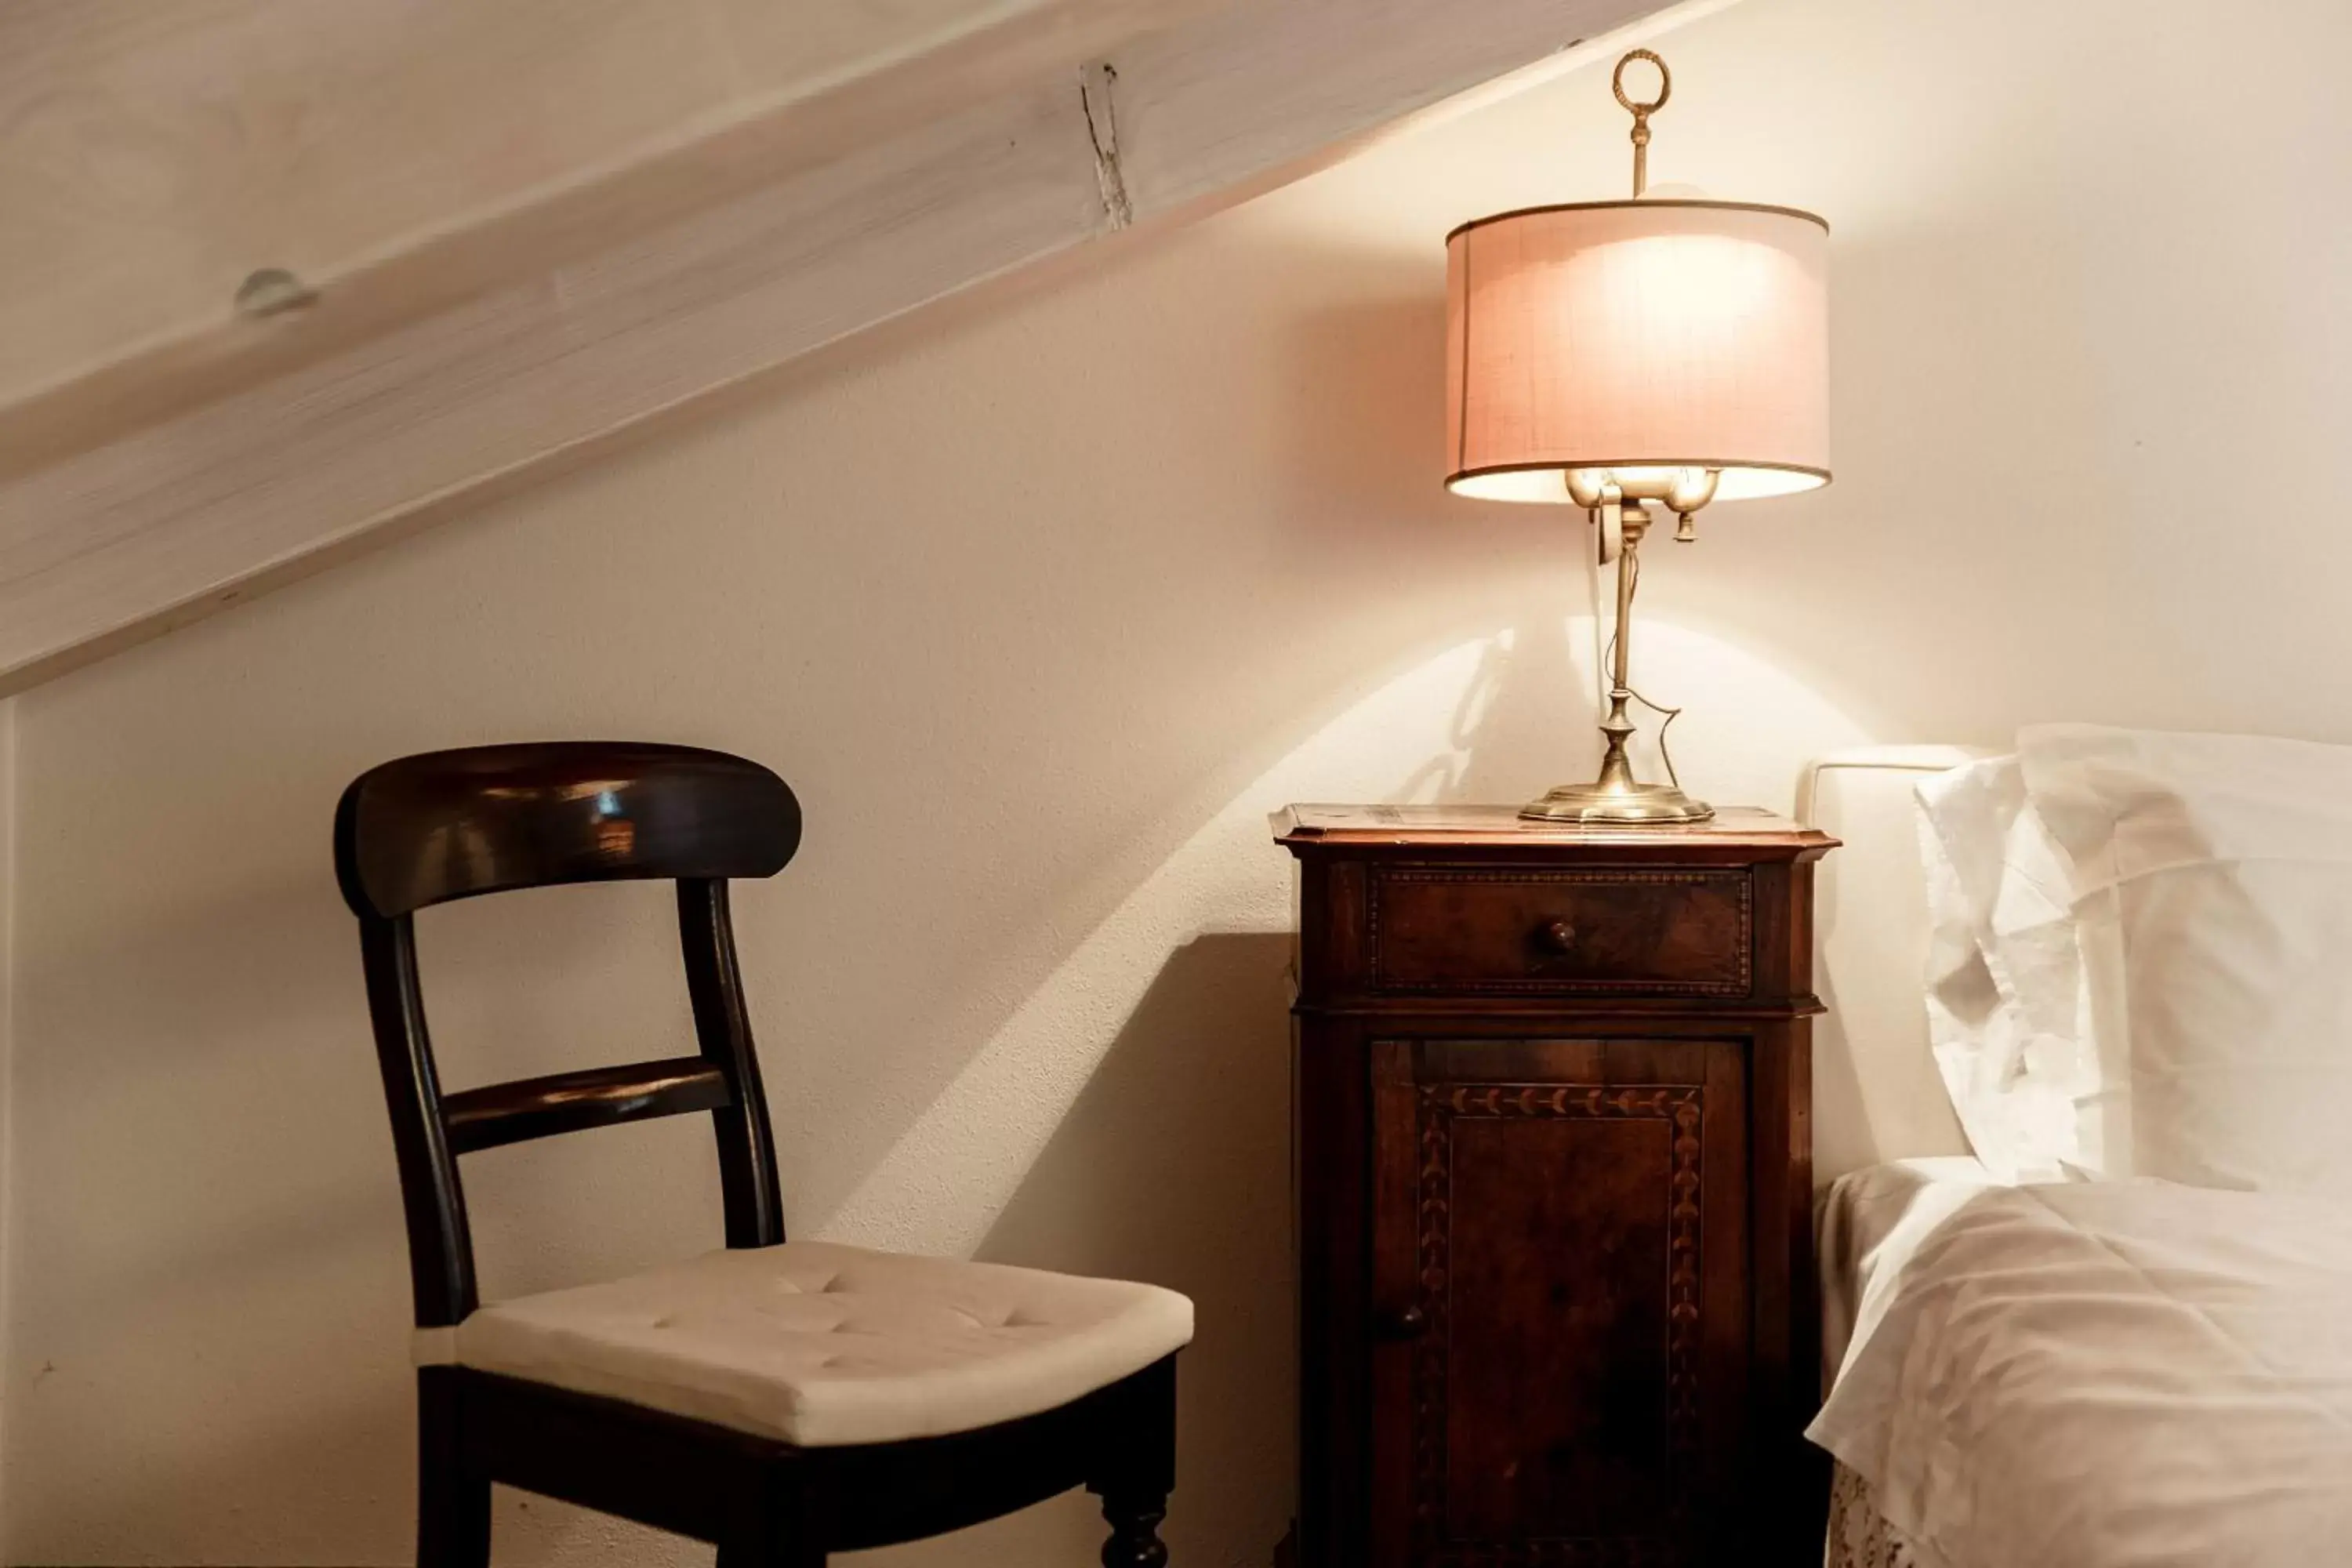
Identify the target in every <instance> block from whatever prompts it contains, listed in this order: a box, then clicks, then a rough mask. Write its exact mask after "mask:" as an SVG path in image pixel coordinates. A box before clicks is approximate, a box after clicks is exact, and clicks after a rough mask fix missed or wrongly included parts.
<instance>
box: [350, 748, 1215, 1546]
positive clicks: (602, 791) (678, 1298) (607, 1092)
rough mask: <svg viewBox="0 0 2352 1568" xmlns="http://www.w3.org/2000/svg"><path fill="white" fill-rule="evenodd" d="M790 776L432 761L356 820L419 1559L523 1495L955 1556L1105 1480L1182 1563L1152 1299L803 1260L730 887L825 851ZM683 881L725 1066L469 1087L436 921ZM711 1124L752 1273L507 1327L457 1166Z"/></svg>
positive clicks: (1116, 1291)
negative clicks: (396, 1196) (972, 1529)
mask: <svg viewBox="0 0 2352 1568" xmlns="http://www.w3.org/2000/svg"><path fill="white" fill-rule="evenodd" d="M800 836H801V816H800V806H799V803H798V802H797V801H796V800H795V799H794V798H793V793H792V791H791V790H790V789H788V788H787V787H786V786H785V784H784V782H783V781H782V779H780V778H778V777H777V776H776V775H775V774H774V773H770V772H769V771H768V770H767V769H765V768H762V767H760V766H758V765H757V764H755V763H749V762H745V761H743V760H742V759H740V758H738V757H731V756H728V755H725V754H724V753H721V752H706V751H697V750H692V749H689V748H686V747H679V746H661V745H645V744H620V743H614V744H607V743H597V742H558V743H547V744H533V745H511V746H484V747H477V748H472V749H468V750H463V751H452V752H431V753H428V754H426V755H423V756H415V757H404V758H402V759H401V760H399V761H397V762H393V763H385V764H384V765H383V766H382V767H379V768H374V769H372V770H370V771H369V772H367V773H362V775H360V777H359V778H358V779H357V780H355V781H353V783H352V785H351V787H350V788H349V789H347V790H345V791H344V792H343V797H342V801H341V805H339V806H338V807H337V808H336V814H335V871H336V877H337V879H338V880H339V881H340V882H341V887H342V892H343V898H344V900H345V901H346V902H348V903H349V904H350V905H351V908H352V913H353V914H355V915H357V916H358V917H359V924H360V949H361V955H362V962H363V964H364V967H365V970H366V975H367V995H368V1008H369V1012H370V1015H371V1016H372V1018H373V1023H374V1029H375V1042H376V1050H377V1054H378V1056H379V1058H380V1059H381V1063H382V1067H383V1087H384V1094H385V1098H386V1100H387V1101H388V1102H389V1104H390V1108H391V1112H392V1130H393V1142H394V1149H395V1151H396V1152H397V1155H398V1159H399V1165H400V1182H401V1192H402V1195H403V1197H404V1200H405V1203H406V1207H407V1217H408V1241H409V1264H410V1269H411V1273H412V1276H413V1279H414V1282H415V1298H416V1322H417V1328H418V1340H419V1349H420V1352H422V1353H420V1356H419V1360H420V1361H421V1362H425V1363H429V1364H424V1365H422V1366H420V1368H419V1370H418V1373H417V1382H416V1390H417V1406H418V1422H419V1428H420V1430H419V1438H420V1441H419V1453H420V1461H421V1474H420V1478H419V1496H418V1504H417V1515H418V1523H417V1558H418V1561H419V1562H420V1563H424V1564H426V1565H427V1568H480V1565H481V1564H484V1563H487V1562H488V1557H489V1540H490V1514H489V1503H490V1484H491V1483H492V1482H493V1481H499V1482H504V1483H506V1484H508V1485H510V1486H516V1487H521V1488H524V1489H529V1490H530V1491H533V1492H538V1493H541V1494H543V1495H545V1496H548V1497H553V1498H562V1499H564V1500H568V1501H571V1502H575V1503H579V1504H583V1505H584V1506H586V1507H589V1508H593V1509H597V1510H602V1511H604V1512H606V1513H611V1514H617V1515H619V1516H621V1517H623V1518H626V1519H633V1520H637V1521H642V1522H644V1523H646V1524H650V1525H654V1526H656V1527H658V1528H660V1529H664V1530H667V1531H675V1532H677V1533H679V1534H683V1535H688V1536H691V1537H694V1538H696V1539H698V1540H701V1541H707V1542H715V1543H717V1545H718V1546H719V1552H720V1557H721V1560H722V1561H723V1562H724V1563H728V1564H729V1565H730V1568H751V1565H752V1564H754V1563H759V1564H766V1563H788V1564H792V1565H793V1568H802V1565H806V1564H814V1563H823V1562H824V1559H825V1556H826V1554H827V1553H829V1552H842V1551H852V1550H857V1549H862V1548H866V1547H873V1546H882V1545H888V1544H891V1543H894V1542H903V1541H912V1540H916V1539H919V1538H921V1537H923V1536H928V1535H935V1534H939V1533H940V1532H942V1531H950V1530H955V1529H958V1528H961V1527H962V1526H964V1525H968V1524H972V1523H976V1522H978V1521H982V1520H985V1519H991V1518H994V1517H996V1516H997V1515H1000V1514H1003V1513H1008V1512H1011V1511H1012V1510H1015V1509H1019V1508H1023V1507H1025V1506H1027V1505H1029V1504H1031V1503H1034V1502H1037V1501H1040V1500H1044V1499H1045V1498H1048V1497H1051V1496H1053V1495H1055V1493H1058V1492H1062V1491H1066V1490H1068V1489H1072V1488H1075V1487H1079V1486H1084V1487H1087V1488H1088V1489H1091V1490H1092V1491H1094V1492H1096V1493H1097V1494H1098V1495H1099V1496H1100V1498H1101V1499H1102V1507H1103V1512H1104V1514H1105V1516H1106V1518H1107V1519H1108V1521H1109V1523H1110V1527H1111V1533H1110V1541H1109V1543H1108V1545H1107V1546H1106V1547H1105V1548H1104V1550H1103V1553H1102V1561H1103V1562H1104V1563H1107V1564H1111V1565H1113V1568H1128V1565H1135V1568H1140V1565H1147V1564H1156V1563H1165V1562H1166V1561H1167V1557H1168V1553H1167V1549H1166V1548H1165V1547H1164V1546H1163V1545H1161V1544H1160V1538H1159V1535H1158V1526H1159V1523H1160V1519H1161V1518H1162V1516H1163V1512H1164V1510H1165V1508H1166V1499H1167V1496H1168V1493H1169V1491H1170V1489H1171V1487H1172V1485H1173V1484H1174V1467H1175V1419H1176V1415H1175V1389H1176V1381H1175V1369H1176V1351H1177V1350H1178V1349H1179V1348H1180V1347H1181V1345H1182V1344H1183V1343H1184V1342H1186V1341H1188V1340H1189V1339H1190V1337H1191V1331H1192V1307H1191V1303H1190V1302H1188V1301H1185V1300H1184V1299H1183V1298H1182V1297H1181V1296H1177V1295H1175V1294H1173V1293H1172V1292H1170V1291H1164V1290H1160V1289H1155V1288H1154V1287H1150V1286H1145V1285H1128V1284H1123V1283H1119V1282H1116V1281H1108V1280H1081V1279H1071V1278H1068V1277H1066V1276H1061V1275H1053V1274H1045V1273H1040V1272H1037V1271H1034V1270H1027V1269H1013V1268H1001V1267H997V1266H992V1265H984V1264H972V1263H960V1262H952V1261H949V1260H944V1259H924V1258H900V1257H898V1256H895V1255H891V1254H884V1253H871V1252H866V1251H864V1250H862V1249H859V1248H854V1247H832V1246H828V1245H826V1244H823V1243H805V1242H794V1243H787V1242H786V1241H785V1238H784V1223H783V1212H782V1202H781V1198H780V1195H779V1193H778V1188H777V1181H776V1164H775V1155H774V1150H773V1143H772V1134H771V1132H770V1131H769V1124H768V1112H767V1105H766V1101H765V1100H764V1099H763V1098H762V1095H761V1086H760V1068H759V1063H758V1060H757V1058H755V1056H754V1054H753V1051H752V1046H751V1024H750V1019H749V1016H748V1014H747V1011H746V1008H745V1005H744V996H743V986H742V979H741V976H740V973H738V970H737V967H736V955H735V941H734V932H733V928H732V925H731V923H730V917H729V912H728V896H727V895H728V881H729V879H731V878H738V877H768V876H772V875H774V874H775V873H776V872H777V871H778V870H780V869H782V868H783V866H784V863H785V862H786V861H788V860H790V859H791V858H792V857H793V851H794V850H795V849H797V848H798V847H799V844H800ZM625 878H640V879H643V878H658V879H674V880H675V881H676V882H677V913H678V931H679V936H680V940H681V942H682V944H683V947H684V950H685V958H686V978H687V987H688V995H689V998H690V1000H691V1004H692V1009H693V1016H694V1028H695V1034H696V1036H697V1037H698V1041H699V1044H700V1047H701V1051H700V1054H699V1055H697V1056H690V1057H679V1058H672V1059H669V1060H665V1061H651V1062H637V1063H632V1064H629V1065H626V1066H622V1067H604V1068H587V1069H585V1070H582V1071H577V1072H566V1073H559V1074H555V1075H553V1076H551V1077H548V1078H541V1079H529V1080H526V1081H520V1082H514V1083H504V1084H498V1085H495V1086H492V1087H489V1088H484V1089H467V1090H464V1091H462V1092H457V1093H447V1094H445V1093H443V1092H442V1090H441V1088H440V1084H439V1081H438V1079H437V1078H436V1073H435V1070H434V1061H433V1048H432V1044H431V1041H430V1038H429V1037H428V1036H427V1034H426V1031H425V1004H424V998H423V995H422V994H421V993H420V991H419V988H418V983H417V967H416V943H415V927H414V917H415V912H416V911H417V910H421V909H424V908H425V907H427V906H428V905H432V904H437V903H443V902H446V901H448V900H453V899H463V898H471V897H474V896H477V895H479V894H484V893H498V892H505V891H509V890H510V889H519V888H532V887H541V886H546V885H550V884H554V883H566V882H586V881H599V880H608V879H625ZM697 1111H698V1112H708V1113H709V1116H710V1119H711V1123H712V1126H713V1128H714V1130H715V1131H716V1132H717V1135H718V1142H719V1181H720V1189H721V1196H722V1200H723V1203H724V1207H725V1213H726V1237H727V1250H726V1251H723V1252H719V1253H711V1254H708V1255H706V1256H705V1257H703V1258H696V1259H689V1260H687V1261H685V1262H683V1263H679V1264H672V1265H664V1266H661V1267H659V1268H655V1269H653V1270H650V1271H648V1272H646V1273H644V1274H640V1275H637V1276H635V1277H632V1278H631V1279H627V1280H623V1281H616V1282H611V1283H608V1284H603V1285H591V1286H586V1287H583V1288H580V1289H572V1290H559V1291H551V1292H547V1293H545V1294H544V1295H540V1296H533V1297H526V1298H523V1299H522V1300H519V1301H514V1302H502V1303H497V1304H494V1305H492V1306H489V1307H484V1306H482V1305H481V1304H480V1301H479V1300H478V1294H477V1290H476V1285H475V1274H474V1258H473V1245H472V1241H471V1239H470V1237H469V1234H468V1231H467V1218H466V1198H465V1190H464V1188H463V1186H462V1185H461V1184H460V1183H459V1181H458V1174H457V1157H458V1156H459V1155H461V1154H465V1153H467V1152H472V1151H474V1150H477V1149H488V1148H492V1147H495V1146H497V1145H499V1144H503V1143H511V1142H518V1141H520V1140H522V1139H528V1138H539V1137H544V1136H547V1135H549V1134H551V1133H558V1132H572V1131H579V1130H582V1129H584V1128H595V1127H608V1126H613V1125H615V1124H617V1123H620V1122H625V1121H640V1120H643V1119H645V1118H647V1117H655V1116H672V1115H677V1114H680V1113H683V1112H697Z"/></svg>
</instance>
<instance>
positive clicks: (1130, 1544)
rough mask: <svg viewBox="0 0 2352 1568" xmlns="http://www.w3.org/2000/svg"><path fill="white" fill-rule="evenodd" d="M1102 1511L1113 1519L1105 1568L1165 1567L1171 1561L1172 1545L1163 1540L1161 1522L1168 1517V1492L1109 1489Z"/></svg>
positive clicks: (1105, 1556) (1103, 1553)
mask: <svg viewBox="0 0 2352 1568" xmlns="http://www.w3.org/2000/svg"><path fill="white" fill-rule="evenodd" d="M1102 1510H1103V1518H1105V1519H1106V1520H1108V1521H1110V1539H1109V1540H1108V1541H1107V1542H1104V1543H1103V1549H1102V1560H1103V1568H1161V1564H1163V1563H1166V1562H1167V1561H1168V1547H1167V1545H1166V1543H1165V1542H1161V1540H1160V1521H1161V1520H1163V1519H1166V1518H1167V1517H1168V1494H1167V1493H1166V1492H1124V1491H1111V1492H1105V1493H1104V1494H1103V1500H1102Z"/></svg>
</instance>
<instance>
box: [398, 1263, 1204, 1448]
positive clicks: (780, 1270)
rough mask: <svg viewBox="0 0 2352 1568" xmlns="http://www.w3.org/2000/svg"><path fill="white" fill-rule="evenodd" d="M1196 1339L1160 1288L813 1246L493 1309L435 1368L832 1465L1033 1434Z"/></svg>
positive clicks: (448, 1334)
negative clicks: (808, 1452)
mask: <svg viewBox="0 0 2352 1568" xmlns="http://www.w3.org/2000/svg"><path fill="white" fill-rule="evenodd" d="M1191 1341H1192V1302H1191V1301H1190V1300H1187V1299H1186V1298H1184V1297H1182V1296H1180V1295H1178V1294H1176V1292H1174V1291H1173V1290H1163V1289H1160V1288H1159V1287H1158V1286H1156V1285H1133V1284H1129V1283H1126V1282H1124V1281H1121V1280H1115V1279H1079V1278H1077V1277H1076V1276H1073V1275H1068V1274H1048V1273H1045V1272H1044V1271H1042V1270H1039V1269H1034V1268H1005V1267H1003V1265H1000V1264H992V1263H959V1262H953V1261H950V1260H949V1259H946V1258H908V1257H904V1256H901V1255H899V1254H897V1253H888V1252H869V1251H866V1249H865V1248H863V1247H836V1246H835V1245H833V1244H832V1243H829V1242H821V1241H794V1242H787V1243H785V1244H784V1245H783V1246H782V1247H759V1248H747V1249H744V1250H740V1251H721V1252H709V1253H705V1254H703V1255H702V1256H701V1257H699V1258H688V1259H686V1260H684V1261H682V1262H678V1263H670V1264H664V1265H663V1266H661V1267H660V1268H653V1269H649V1270H647V1271H646V1272H645V1273H643V1274H637V1275H633V1276H631V1277H630V1278H628V1279H616V1280H614V1281H612V1282H610V1283H609V1284H601V1285H583V1286H581V1287H578V1288H577V1289H570V1290H551V1291H548V1292H547V1293H545V1294H544V1295H539V1296H525V1297H522V1298H521V1299H520V1300H513V1301H504V1302H500V1303H499V1304H498V1305H497V1306H492V1307H484V1308H482V1309H481V1310H478V1311H477V1312H475V1313H474V1314H473V1316H471V1317H469V1318H467V1320H466V1321H464V1322H462V1323H460V1324H458V1325H457V1328H456V1330H455V1331H450V1330H437V1331H434V1330H427V1331H420V1333H419V1335H418V1355H419V1359H421V1360H430V1361H436V1362H444V1363H446V1362H455V1363H457V1364H458V1365H460V1366H469V1367H474V1368H477V1369H478V1370H480V1371H483V1372H495V1373H506V1374H508V1375H509V1376H513V1377H521V1378H529V1379H530V1380H531V1381H532V1382H534V1383H544V1384H552V1385H554V1386H555V1387H558V1388H568V1389H572V1390H573V1391H574V1392H576V1393H581V1394H604V1395H606V1396H608V1397H610V1398H614V1399H622V1400H626V1401H627V1402H629V1403H630V1404H632V1405H646V1406H648V1407H650V1408H652V1409H656V1410H666V1411H668V1412H670V1413H671V1414H673V1415H687V1416H692V1417H694V1418H695V1419H697V1420H702V1421H710V1422H715V1423H717V1424H719V1425H720V1426H731V1427H734V1428H736V1429H737V1430H739V1431H743V1432H757V1433H761V1434H762V1435H764V1436H771V1437H781V1438H782V1439H783V1440H784V1441H786V1442H788V1443H795V1444H798V1445H800V1446H801V1447H812V1448H819V1447H841V1446H843V1445H845V1444H852V1443H887V1442H893V1441H896V1440H898V1439H899V1438H902V1437H926V1436H937V1435H939V1434H940V1433H945V1432H965V1431H970V1430H971V1429H972V1428H974V1427H977V1426H990V1425H992V1424H993V1423H995V1422H999V1421H1009V1420H1012V1419H1013V1418H1014V1417H1016V1416H1022V1415H1035V1414H1036V1413H1037V1412H1039V1411H1041V1410H1051V1409H1053V1408H1054V1407H1055V1406H1056V1405H1066V1404H1068V1403H1069V1402H1070V1401H1071V1400H1073V1399H1076V1398H1077V1397H1079V1396H1080V1395H1082V1394H1089V1393H1092V1392H1093V1391H1094V1390H1096V1389H1097V1388H1102V1387H1105V1386H1107V1385H1108V1384H1113V1383H1116V1382H1118V1380H1119V1379H1120V1378H1122V1377H1125V1376H1127V1375H1128V1374H1129V1373H1134V1372H1140V1371H1141V1370H1142V1369H1143V1368H1145V1367H1147V1366H1149V1365H1150V1364H1151V1363H1153V1362H1156V1361H1158V1360H1159V1359H1160V1357H1162V1356H1164V1355H1166V1354H1168V1353H1169V1352H1171V1351H1174V1350H1177V1349H1180V1348H1181V1347H1182V1346H1183V1345H1185V1344H1188V1343H1190V1342H1191Z"/></svg>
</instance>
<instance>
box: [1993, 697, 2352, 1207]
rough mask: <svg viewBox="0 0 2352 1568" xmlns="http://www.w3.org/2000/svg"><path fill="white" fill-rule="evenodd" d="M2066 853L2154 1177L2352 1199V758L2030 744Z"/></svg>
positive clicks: (2094, 741)
mask: <svg viewBox="0 0 2352 1568" xmlns="http://www.w3.org/2000/svg"><path fill="white" fill-rule="evenodd" d="M2018 750H2019V753H2020V756H2021V761H2022V763H2023V768H2024V777H2025V785H2026V792H2027V795H2028V798H2029V800H2030V802H2031V804H2032V807H2033V808H2034V809H2035V810H2036V811H2037V812H2038V813H2039V815H2040V816H2041V818H2042V821H2043V822H2044V823H2045V824H2046V825H2047V826H2048V828H2049V830H2050V833H2051V835H2052V836H2053V837H2054V838H2055V839H2056V840H2057V842H2058V844H2059V845H2060V846H2061V847H2063V851H2064V853H2065V855H2066V858H2067V860H2068V862H2069V864H2070V868H2071V874H2072V879H2073V882H2074V893H2075V900H2076V901H2075V908H2074V913H2075V921H2076V931H2077V942H2078V950H2079V952H2080V953H2081V956H2082V962H2083V965H2084V977H2085V979H2086V981H2087V982H2088V987H2087V989H2088V993H2089V996H2090V1000H2091V1006H2092V1012H2093V1026H2094V1032H2095V1034H2096V1036H2097V1037H2100V1038H2102V1039H2114V1040H2118V1041H2128V1044H2129V1057H2128V1071H2129V1075H2130V1078H2129V1089H2130V1095H2129V1100H2130V1114H2131V1124H2132V1141H2133V1148H2134V1160H2135V1163H2136V1166H2137V1170H2138V1171H2139V1173H2142V1174H2146V1175H2153V1176H2161V1177H2164V1178H2167V1179H2168V1180H2171V1181H2176V1182H2185V1183H2191V1184H2198V1185H2203V1186H2213V1187H2237V1188H2253V1189H2264V1190H2278V1191H2304V1192H2330V1193H2345V1194H2352V1136H2347V1131H2346V1129H2347V1126H2348V1125H2352V748H2346V747H2341V746H2327V745H2319V744H2315V743H2313V742H2304V741H2282V740H2270V739H2263V738H2257V737H2252V736H2240V735H2190V734H2163V733H2157V732H2150V731H2128V730H2108V729H2096V728H2092V727H2089V726H2084V725H2051V726H2045V727H2040V728H2035V729H2029V730H2026V731H2023V732H2021V734H2020V735H2019V737H2018Z"/></svg>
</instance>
